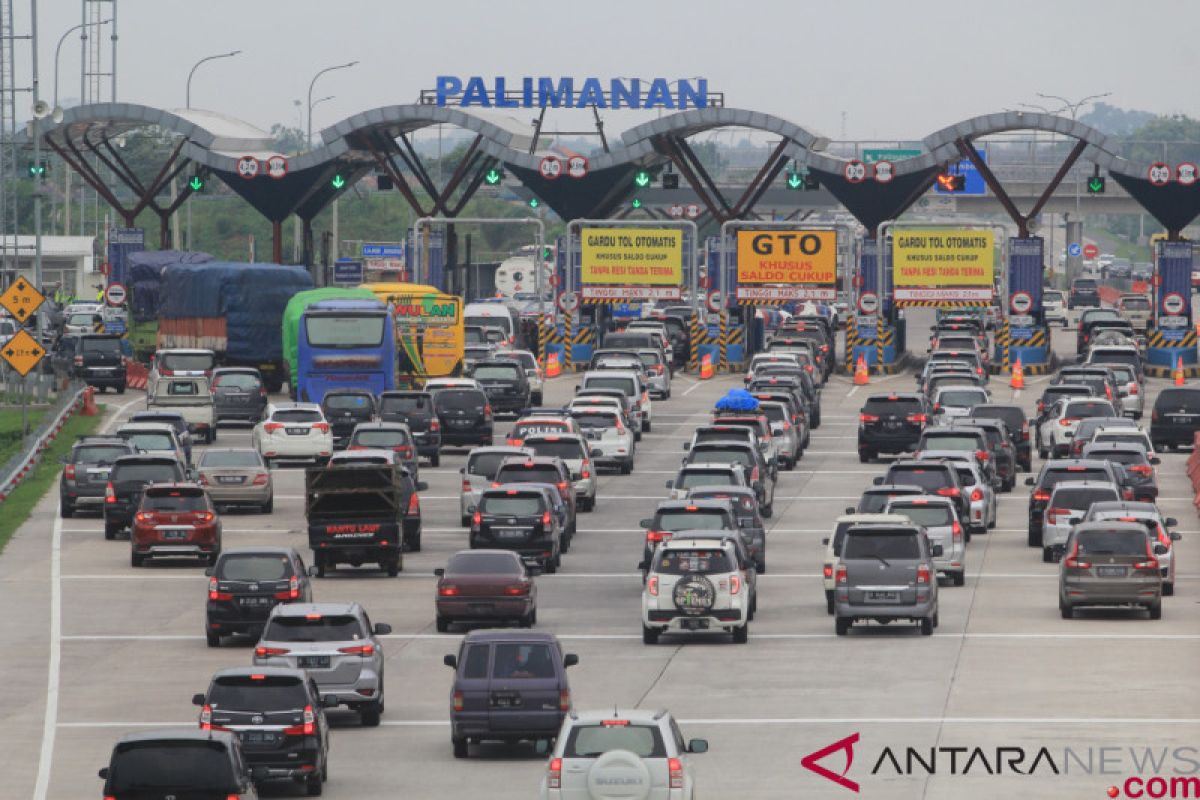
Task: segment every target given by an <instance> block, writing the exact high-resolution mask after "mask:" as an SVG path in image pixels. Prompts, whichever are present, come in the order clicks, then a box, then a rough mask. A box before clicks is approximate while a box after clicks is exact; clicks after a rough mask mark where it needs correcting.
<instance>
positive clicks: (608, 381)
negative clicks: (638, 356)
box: [576, 369, 653, 433]
mask: <svg viewBox="0 0 1200 800" xmlns="http://www.w3.org/2000/svg"><path fill="white" fill-rule="evenodd" d="M585 389H617V390H619V391H621V392H624V393H625V396H626V397H628V398H629V402H630V405H631V407H632V409H633V417H634V420H635V421H636V422H638V423H639V424H640V426H641V432H643V433H646V432H649V430H650V424H651V421H652V418H653V408H652V406H651V405H650V393H649V392H648V391H647V390H646V385H645V384H644V383H643V382H642V376H641V374H640V373H638V372H633V371H632V370H630V371H626V370H616V369H612V370H601V371H599V372H585V373H584V375H583V380H582V381H580V383H579V388H578V389H577V390H576V391H583V390H585Z"/></svg>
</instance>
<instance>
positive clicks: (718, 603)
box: [642, 531, 755, 644]
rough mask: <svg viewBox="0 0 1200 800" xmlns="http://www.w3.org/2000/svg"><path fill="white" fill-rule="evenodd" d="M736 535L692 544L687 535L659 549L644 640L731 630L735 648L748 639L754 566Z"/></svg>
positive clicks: (645, 607) (646, 597) (649, 580)
mask: <svg viewBox="0 0 1200 800" xmlns="http://www.w3.org/2000/svg"><path fill="white" fill-rule="evenodd" d="M736 537H737V534H736V533H730V534H729V536H726V537H723V538H721V539H716V540H714V539H707V538H705V539H693V538H691V537H689V536H688V535H687V532H686V531H680V532H679V533H678V534H676V536H675V538H673V539H671V540H670V541H668V542H663V543H662V544H661V545H659V547H658V549H657V550H656V551H655V553H654V558H653V559H652V560H651V562H650V569H649V570H648V572H647V575H646V586H645V588H644V589H643V590H642V641H643V642H645V643H646V644H656V643H657V642H658V637H659V636H660V635H662V634H663V633H691V632H694V631H700V632H707V633H712V632H720V631H727V632H729V633H732V634H733V641H734V642H735V643H736V644H745V643H746V641H747V640H748V638H749V634H750V618H751V616H752V615H753V608H754V604H755V597H754V594H753V588H752V582H751V581H752V577H753V576H751V575H750V573H751V572H753V570H754V564H753V562H751V561H750V560H749V559H748V558H747V557H746V556H745V555H744V553H745V551H744V548H741V547H739V546H738V545H739V542H738V540H737V538H736Z"/></svg>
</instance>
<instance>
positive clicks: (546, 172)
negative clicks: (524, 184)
mask: <svg viewBox="0 0 1200 800" xmlns="http://www.w3.org/2000/svg"><path fill="white" fill-rule="evenodd" d="M562 171H563V163H562V159H560V158H559V157H558V156H545V157H543V158H542V160H541V161H539V162H538V172H539V173H541V175H542V177H543V178H545V179H546V180H548V181H552V180H554V179H555V178H557V177H558V176H559V175H562Z"/></svg>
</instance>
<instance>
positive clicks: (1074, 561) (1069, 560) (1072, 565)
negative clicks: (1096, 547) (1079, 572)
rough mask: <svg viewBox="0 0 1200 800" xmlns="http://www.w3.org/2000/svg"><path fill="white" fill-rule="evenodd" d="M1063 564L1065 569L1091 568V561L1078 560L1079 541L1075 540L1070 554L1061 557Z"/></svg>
mask: <svg viewBox="0 0 1200 800" xmlns="http://www.w3.org/2000/svg"><path fill="white" fill-rule="evenodd" d="M1063 566H1064V567H1066V568H1067V569H1091V568H1092V562H1090V561H1080V560H1079V542H1078V541H1076V542H1075V546H1074V547H1073V548H1072V549H1071V553H1070V555H1068V556H1067V557H1066V558H1064V559H1063Z"/></svg>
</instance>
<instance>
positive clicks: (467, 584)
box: [433, 550, 537, 633]
mask: <svg viewBox="0 0 1200 800" xmlns="http://www.w3.org/2000/svg"><path fill="white" fill-rule="evenodd" d="M433 574H434V575H436V576H437V578H438V581H437V596H436V599H435V601H434V602H435V607H436V609H437V629H438V632H439V633H445V632H446V631H448V630H450V626H451V625H452V624H455V623H471V622H479V623H484V624H495V623H498V622H499V623H503V622H514V623H516V624H518V625H520V626H521V627H522V628H531V627H533V625H534V624H535V623H537V585H536V584H535V583H534V582H533V578H532V576H530V574H529V571H528V570H527V569H526V568H525V564H524V563H523V562H522V561H521V557H520V556H519V555H517V554H516V553H514V552H513V551H511V550H461V551H459V552H457V553H455V554H454V555H452V556H451V557H450V561H449V562H447V564H446V566H445V568H444V569H443V568H438V569H435V570H434V571H433Z"/></svg>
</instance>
